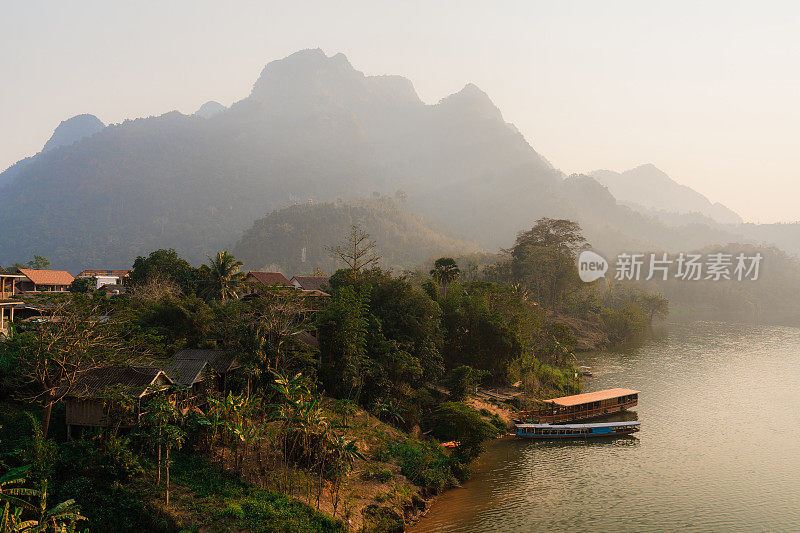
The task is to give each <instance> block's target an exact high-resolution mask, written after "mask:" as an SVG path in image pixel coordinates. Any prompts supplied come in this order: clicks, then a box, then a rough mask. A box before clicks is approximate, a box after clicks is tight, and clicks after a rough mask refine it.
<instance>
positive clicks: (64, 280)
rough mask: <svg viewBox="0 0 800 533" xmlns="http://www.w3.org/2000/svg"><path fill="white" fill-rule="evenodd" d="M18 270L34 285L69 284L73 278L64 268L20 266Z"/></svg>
mask: <svg viewBox="0 0 800 533" xmlns="http://www.w3.org/2000/svg"><path fill="white" fill-rule="evenodd" d="M19 271H20V272H22V273H23V274H24V275H25V276H26V277H27V278H28V279H29V280H31V281H32V282H34V283H35V284H36V285H69V284H70V283H72V281H73V280H74V279H75V278H73V277H72V274H70V273H69V272H67V271H66V270H34V269H32V268H20V269H19Z"/></svg>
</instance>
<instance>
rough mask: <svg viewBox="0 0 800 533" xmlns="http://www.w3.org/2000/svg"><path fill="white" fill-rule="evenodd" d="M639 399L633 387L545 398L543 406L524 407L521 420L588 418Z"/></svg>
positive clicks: (542, 421)
mask: <svg viewBox="0 0 800 533" xmlns="http://www.w3.org/2000/svg"><path fill="white" fill-rule="evenodd" d="M638 403H639V391H638V390H631V389H606V390H601V391H597V392H587V393H585V394H576V395H574V396H562V397H560V398H551V399H550V400H542V407H541V408H540V409H535V410H532V411H521V412H520V413H519V419H520V421H521V422H527V423H533V424H557V423H565V422H573V421H575V420H582V419H586V418H594V417H597V416H603V415H608V414H612V413H619V412H620V411H624V410H626V409H628V408H630V407H633V406H635V405H637V404H638Z"/></svg>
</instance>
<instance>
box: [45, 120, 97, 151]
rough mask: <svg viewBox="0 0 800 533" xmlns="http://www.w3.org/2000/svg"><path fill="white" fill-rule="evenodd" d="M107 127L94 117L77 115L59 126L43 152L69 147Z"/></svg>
mask: <svg viewBox="0 0 800 533" xmlns="http://www.w3.org/2000/svg"><path fill="white" fill-rule="evenodd" d="M105 127H106V126H105V124H103V123H102V122H101V121H100V119H98V118H97V117H96V116H94V115H89V114H83V115H75V116H74V117H72V118H69V119H67V120H64V121H62V122H61V124H59V125H58V127H57V128H56V129H55V131H54V132H53V135H52V136H51V137H50V139H49V140H48V141H47V142H46V143H45V145H44V148H42V152H47V151H48V150H53V149H54V148H58V147H59V146H69V145H71V144H73V143H75V142H77V141H79V140H81V139H83V138H85V137H90V136H92V135H94V134H95V133H97V132H98V131H100V130H102V129H103V128H105Z"/></svg>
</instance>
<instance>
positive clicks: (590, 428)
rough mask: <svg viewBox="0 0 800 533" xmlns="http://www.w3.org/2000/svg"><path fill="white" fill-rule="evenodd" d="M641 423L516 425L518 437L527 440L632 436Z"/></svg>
mask: <svg viewBox="0 0 800 533" xmlns="http://www.w3.org/2000/svg"><path fill="white" fill-rule="evenodd" d="M640 425H641V422H600V423H597V424H516V428H517V437H522V438H525V439H584V438H591V437H613V436H617V435H630V434H631V433H636V432H637V431H639V426H640Z"/></svg>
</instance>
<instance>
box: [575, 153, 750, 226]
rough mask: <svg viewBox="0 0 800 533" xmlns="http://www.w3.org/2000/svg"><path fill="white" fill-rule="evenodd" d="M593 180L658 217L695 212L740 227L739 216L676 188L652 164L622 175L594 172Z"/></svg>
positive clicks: (680, 187)
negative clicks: (660, 214) (662, 214)
mask: <svg viewBox="0 0 800 533" xmlns="http://www.w3.org/2000/svg"><path fill="white" fill-rule="evenodd" d="M589 176H591V177H593V178H594V179H596V180H597V181H599V182H600V183H602V184H603V185H605V186H606V187H608V190H609V191H610V192H611V194H613V195H614V197H615V198H616V199H617V200H619V201H620V202H621V203H623V204H625V205H629V206H630V207H632V208H634V209H636V210H638V211H642V212H644V213H647V214H654V215H656V216H658V214H659V213H664V214H665V215H669V214H675V213H697V214H700V215H703V216H705V217H708V218H710V219H711V220H714V221H716V222H720V223H722V224H741V223H742V217H740V216H739V215H738V214H736V213H735V212H734V211H732V210H731V209H728V208H727V207H725V206H724V205H722V204H720V203H711V201H710V200H709V199H708V198H706V197H705V196H703V195H702V194H700V193H699V192H697V191H695V190H694V189H692V188H690V187H687V186H685V185H680V184H678V183H677V182H675V180H673V179H672V178H670V177H669V176H667V175H666V174H665V173H664V172H662V171H661V170H659V169H657V168H656V167H655V166H654V165H652V164H647V165H641V166H638V167H636V168H633V169H631V170H626V171H625V172H621V173H620V172H612V171H610V170H595V171H594V172H590V173H589Z"/></svg>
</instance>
